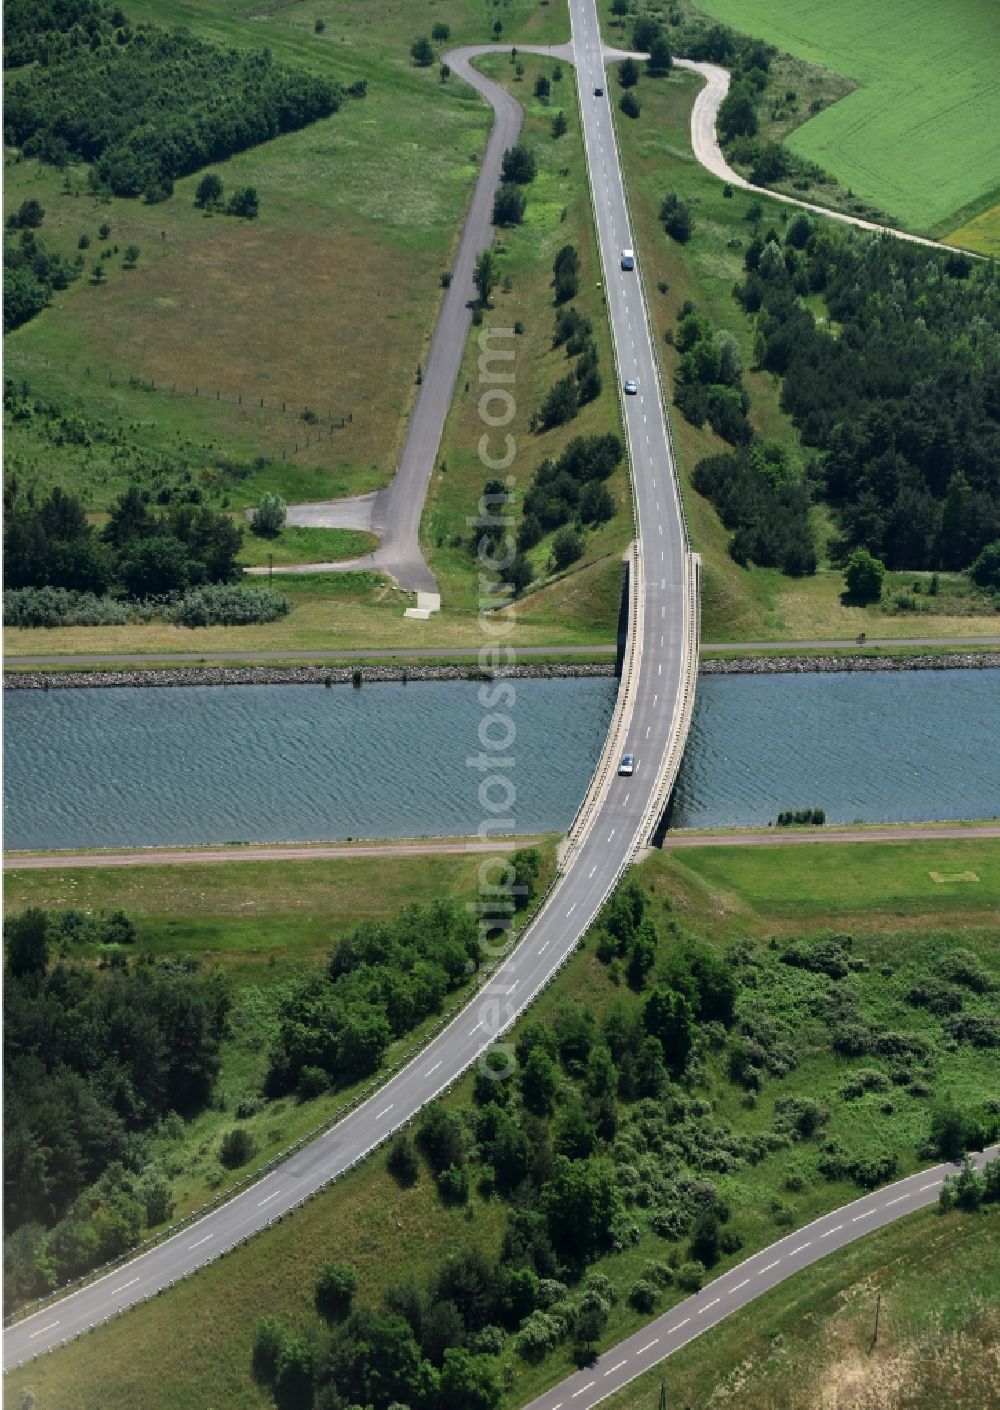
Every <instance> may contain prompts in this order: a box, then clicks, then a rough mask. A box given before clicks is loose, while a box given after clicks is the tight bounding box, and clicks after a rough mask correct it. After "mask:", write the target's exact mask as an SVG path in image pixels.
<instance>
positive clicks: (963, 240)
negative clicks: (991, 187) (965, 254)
mask: <svg viewBox="0 0 1000 1410" xmlns="http://www.w3.org/2000/svg"><path fill="white" fill-rule="evenodd" d="M944 239H945V241H946V243H947V244H949V245H961V246H962V248H963V249H966V250H978V251H979V253H980V254H983V255H993V256H994V257H1000V205H997V206H991V207H990V209H989V210H988V211H983V213H982V215H977V216H974V217H973V219H972V220H970V221H968V223H967V224H965V225H960V226H959V227H958V229H957V230H953V231H952V232H951V234H950V235H946V236H945V237H944Z"/></svg>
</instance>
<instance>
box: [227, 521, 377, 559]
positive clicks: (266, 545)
mask: <svg viewBox="0 0 1000 1410" xmlns="http://www.w3.org/2000/svg"><path fill="white" fill-rule="evenodd" d="M377 544H378V539H377V538H376V537H375V535H374V534H366V533H364V532H363V531H362V530H360V529H313V528H296V527H295V526H292V527H291V528H284V529H282V530H281V532H280V533H279V534H277V535H275V537H274V538H261V537H258V536H257V535H256V534H251V533H247V535H246V538H245V539H244V540H243V548H242V550H241V552H240V557H239V561H240V562H241V563H242V564H243V565H244V567H246V568H252V567H261V568H266V567H267V565H268V560H271V561H272V562H273V563H274V564H275V565H276V566H278V567H281V566H283V565H285V564H292V563H336V562H337V561H338V559H342V558H360V557H361V555H362V554H364V553H371V551H372V549H373V548H375V547H376V545H377Z"/></svg>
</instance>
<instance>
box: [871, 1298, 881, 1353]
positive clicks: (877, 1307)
mask: <svg viewBox="0 0 1000 1410" xmlns="http://www.w3.org/2000/svg"><path fill="white" fill-rule="evenodd" d="M881 1309H882V1294H881V1293H876V1294H875V1331H874V1333H873V1335H872V1344H871V1346H870V1347H869V1348H868V1349H869V1351H874V1350H875V1348H876V1347H877V1346H878V1314H879V1312H880V1311H881Z"/></svg>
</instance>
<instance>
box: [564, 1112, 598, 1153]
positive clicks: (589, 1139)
mask: <svg viewBox="0 0 1000 1410" xmlns="http://www.w3.org/2000/svg"><path fill="white" fill-rule="evenodd" d="M596 1144H597V1132H596V1131H595V1130H594V1127H593V1125H592V1124H591V1122H590V1120H589V1119H588V1117H587V1113H586V1112H585V1111H584V1109H583V1107H582V1106H581V1105H580V1103H579V1102H576V1101H574V1102H570V1103H569V1105H568V1106H565V1107H564V1108H563V1110H562V1111H561V1112H560V1113H559V1117H558V1120H557V1121H556V1136H555V1149H556V1152H557V1153H558V1154H559V1155H565V1156H567V1157H568V1158H569V1159H570V1160H586V1158H587V1156H589V1155H592V1154H593V1151H594V1146H595V1145H596Z"/></svg>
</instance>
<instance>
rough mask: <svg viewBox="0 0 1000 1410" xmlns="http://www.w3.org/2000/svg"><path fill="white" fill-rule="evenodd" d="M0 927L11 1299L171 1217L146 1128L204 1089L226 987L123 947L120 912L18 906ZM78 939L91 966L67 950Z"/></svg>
mask: <svg viewBox="0 0 1000 1410" xmlns="http://www.w3.org/2000/svg"><path fill="white" fill-rule="evenodd" d="M4 930H5V942H6V967H5V973H4V1092H5V1095H6V1101H5V1102H4V1147H5V1158H4V1221H5V1236H6V1242H5V1274H6V1280H7V1289H8V1296H9V1297H10V1298H12V1299H14V1300H18V1299H21V1298H24V1297H27V1296H32V1295H37V1294H38V1293H40V1292H44V1291H46V1290H48V1289H49V1288H51V1287H54V1286H58V1285H60V1284H61V1283H64V1282H66V1281H67V1280H68V1279H70V1278H73V1277H75V1276H77V1275H78V1274H79V1273H82V1272H85V1271H86V1270H87V1269H89V1268H92V1267H94V1266H95V1265H96V1264H98V1263H101V1262H103V1261H104V1260H106V1259H108V1258H111V1257H113V1256H115V1255H116V1254H119V1253H122V1252H124V1251H125V1250H127V1249H128V1248H130V1247H131V1246H132V1245H133V1244H134V1243H135V1242H136V1240H137V1239H138V1238H139V1236H140V1234H141V1232H142V1230H143V1229H145V1228H147V1227H149V1226H151V1225H156V1224H159V1223H162V1222H163V1221H164V1220H165V1219H167V1218H169V1216H170V1208H171V1206H170V1200H169V1191H168V1188H167V1186H166V1183H165V1181H164V1179H163V1176H162V1174H161V1172H160V1171H159V1170H158V1169H157V1168H156V1167H155V1166H154V1165H152V1164H150V1162H149V1158H148V1152H147V1148H146V1142H145V1133H147V1132H150V1131H151V1130H152V1129H153V1128H154V1127H155V1126H156V1125H157V1123H159V1122H161V1121H162V1120H163V1119H165V1118H167V1117H168V1115H169V1113H172V1112H173V1113H176V1114H177V1118H185V1117H190V1116H193V1115H194V1114H195V1113H197V1112H198V1111H200V1110H201V1109H202V1108H203V1107H204V1106H205V1104H206V1103H207V1102H208V1101H209V1099H210V1097H211V1094H212V1088H213V1085H214V1083H215V1079H216V1076H217V1075H218V1071H219V1043H220V1040H221V1038H222V1036H223V1034H224V1032H225V1026H226V1015H227V1012H228V1007H229V1001H228V998H227V996H226V991H225V987H224V985H223V983H222V982H221V976H212V977H209V978H201V977H199V976H198V975H197V974H194V973H191V972H190V967H189V966H186V965H175V964H174V963H173V962H172V961H163V962H161V963H160V964H153V963H152V962H151V961H148V960H146V959H144V958H143V957H142V956H141V955H140V957H139V959H138V960H137V961H131V960H130V955H129V950H130V948H131V947H133V946H134V945H135V941H136V932H135V927H134V926H133V925H132V923H131V922H130V920H129V919H128V917H127V916H125V915H123V914H121V913H113V914H111V915H109V916H105V917H103V918H101V919H95V918H93V917H89V916H86V915H84V914H82V913H81V912H76V911H67V912H63V913H60V914H55V915H47V914H46V913H45V912H43V911H39V910H29V911H26V912H24V913H23V914H22V915H20V916H14V917H10V918H8V920H7V922H6V924H5V927H4ZM83 945H86V946H88V947H89V948H91V949H96V950H97V951H98V952H99V954H100V955H101V960H100V964H101V968H96V969H95V968H94V967H92V966H91V965H89V964H88V965H84V964H82V963H80V962H78V961H77V960H75V959H74V951H77V950H78V949H79V947H80V946H83ZM53 954H56V955H57V956H58V957H57V958H56V959H55V962H54V963H50V956H51V955H53Z"/></svg>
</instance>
